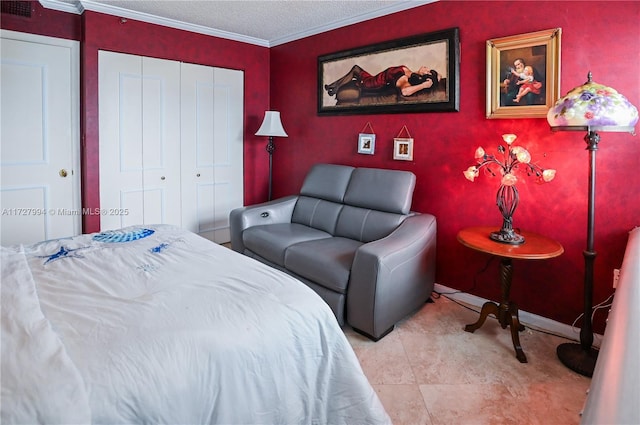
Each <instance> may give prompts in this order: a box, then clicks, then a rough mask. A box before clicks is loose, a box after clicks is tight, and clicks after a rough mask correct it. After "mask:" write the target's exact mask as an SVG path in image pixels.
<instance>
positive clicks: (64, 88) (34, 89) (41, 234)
mask: <svg viewBox="0 0 640 425" xmlns="http://www.w3.org/2000/svg"><path fill="white" fill-rule="evenodd" d="M0 36H1V46H0V51H1V69H0V80H1V87H0V96H1V116H0V128H1V135H0V166H1V167H0V168H1V173H0V174H1V177H0V208H1V209H2V216H1V218H0V221H1V233H0V239H1V242H2V245H9V244H15V243H25V244H26V243H33V242H37V241H40V240H45V239H52V238H58V237H66V236H73V235H76V234H79V233H80V232H81V228H82V220H81V219H82V211H81V210H80V156H79V146H80V137H79V134H80V130H79V128H80V125H79V92H80V91H79V63H80V62H79V43H78V42H77V41H71V40H63V39H57V38H51V37H43V36H37V35H32V34H23V33H18V32H13V31H6V30H1V32H0Z"/></svg>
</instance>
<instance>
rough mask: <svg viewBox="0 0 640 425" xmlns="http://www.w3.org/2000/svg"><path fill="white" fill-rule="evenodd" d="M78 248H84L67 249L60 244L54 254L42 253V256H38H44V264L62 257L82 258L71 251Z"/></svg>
mask: <svg viewBox="0 0 640 425" xmlns="http://www.w3.org/2000/svg"><path fill="white" fill-rule="evenodd" d="M80 249H85V248H76V249H67V248H65V247H64V246H61V247H60V250H59V251H58V252H56V253H55V254H52V255H42V256H40V258H46V259H47V261H45V262H44V264H48V263H51V262H53V261H56V260H60V259H62V258H84V257H83V256H82V255H80V254H74V253H73V251H78V250H80Z"/></svg>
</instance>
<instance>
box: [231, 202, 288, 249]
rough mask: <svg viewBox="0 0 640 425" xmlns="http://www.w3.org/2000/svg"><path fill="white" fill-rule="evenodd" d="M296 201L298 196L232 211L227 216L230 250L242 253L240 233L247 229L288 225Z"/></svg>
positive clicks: (242, 245) (242, 246)
mask: <svg viewBox="0 0 640 425" xmlns="http://www.w3.org/2000/svg"><path fill="white" fill-rule="evenodd" d="M297 201H298V196H297V195H291V196H287V197H284V198H279V199H274V200H273V201H269V202H263V203H261V204H255V205H250V206H247V207H242V208H236V209H234V210H232V211H231V213H230V214H229V227H230V229H229V231H230V233H231V248H232V249H233V250H234V251H237V252H240V253H242V252H244V244H243V243H242V232H244V230H245V229H248V228H249V227H253V226H262V225H265V224H276V223H290V222H291V216H292V215H293V208H294V207H295V205H296V202H297Z"/></svg>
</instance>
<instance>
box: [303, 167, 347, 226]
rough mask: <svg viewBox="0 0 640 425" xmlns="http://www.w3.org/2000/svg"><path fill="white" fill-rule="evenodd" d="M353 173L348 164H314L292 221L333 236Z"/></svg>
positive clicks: (306, 178)
mask: <svg viewBox="0 0 640 425" xmlns="http://www.w3.org/2000/svg"><path fill="white" fill-rule="evenodd" d="M353 170H354V168H353V167H349V166H347V165H336V164H316V165H314V166H313V167H312V168H311V170H310V171H309V173H308V174H307V176H306V177H305V179H304V183H302V188H301V189H300V196H299V198H298V202H296V206H295V208H294V209H293V215H292V217H291V222H292V223H299V224H304V225H306V226H309V227H313V228H315V229H319V230H323V231H325V232H328V233H331V234H332V235H333V234H334V232H335V229H336V223H337V222H338V215H339V214H340V210H341V209H342V201H343V200H344V193H345V191H346V190H347V186H348V185H349V181H350V180H351V173H352V172H353Z"/></svg>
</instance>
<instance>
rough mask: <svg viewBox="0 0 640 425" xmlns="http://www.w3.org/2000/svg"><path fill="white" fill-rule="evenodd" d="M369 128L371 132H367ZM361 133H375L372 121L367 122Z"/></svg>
mask: <svg viewBox="0 0 640 425" xmlns="http://www.w3.org/2000/svg"><path fill="white" fill-rule="evenodd" d="M367 128H369V129H370V130H371V133H366V130H367ZM360 133H361V134H375V133H374V132H373V127H372V126H371V122H367V123H366V124H365V126H364V128H363V129H362V131H360Z"/></svg>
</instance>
